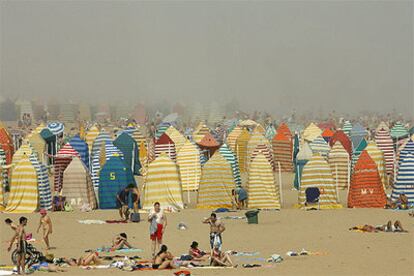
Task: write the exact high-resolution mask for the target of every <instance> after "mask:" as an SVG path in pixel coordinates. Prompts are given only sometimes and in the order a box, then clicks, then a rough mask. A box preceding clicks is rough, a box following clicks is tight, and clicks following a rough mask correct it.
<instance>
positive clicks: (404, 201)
mask: <svg viewBox="0 0 414 276" xmlns="http://www.w3.org/2000/svg"><path fill="white" fill-rule="evenodd" d="M408 207H409V206H408V198H407V196H406V195H405V194H400V195H399V196H398V199H397V200H396V201H393V200H391V198H390V199H388V200H387V204H386V205H385V209H401V210H407V209H408Z"/></svg>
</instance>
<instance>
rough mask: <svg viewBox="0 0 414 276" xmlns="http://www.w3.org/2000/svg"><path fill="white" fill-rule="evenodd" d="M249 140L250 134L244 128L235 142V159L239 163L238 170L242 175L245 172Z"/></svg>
mask: <svg viewBox="0 0 414 276" xmlns="http://www.w3.org/2000/svg"><path fill="white" fill-rule="evenodd" d="M249 140H250V133H249V131H248V130H247V129H246V128H245V129H243V131H242V132H241V134H240V135H239V137H237V141H236V151H235V153H236V155H237V159H238V162H239V168H240V172H241V173H243V172H245V171H246V170H247V165H248V164H247V158H248V156H247V143H248V142H249Z"/></svg>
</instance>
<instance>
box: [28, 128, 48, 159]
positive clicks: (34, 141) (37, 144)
mask: <svg viewBox="0 0 414 276" xmlns="http://www.w3.org/2000/svg"><path fill="white" fill-rule="evenodd" d="M27 139H28V141H29V143H30V145H31V146H32V148H33V151H34V152H35V153H36V157H37V159H38V160H39V162H40V163H45V152H46V141H45V140H44V139H43V138H42V136H40V134H39V133H36V132H32V133H31V134H30V135H29V136H28V137H27Z"/></svg>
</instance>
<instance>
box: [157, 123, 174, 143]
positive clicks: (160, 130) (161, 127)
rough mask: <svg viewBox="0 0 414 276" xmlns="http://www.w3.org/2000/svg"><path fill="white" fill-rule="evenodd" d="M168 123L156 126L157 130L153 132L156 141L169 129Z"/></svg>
mask: <svg viewBox="0 0 414 276" xmlns="http://www.w3.org/2000/svg"><path fill="white" fill-rule="evenodd" d="M170 125H171V124H170V123H161V124H159V125H158V126H157V130H156V131H155V138H156V139H158V138H160V137H161V135H163V134H164V132H165V131H166V130H167V129H168V128H169V127H170Z"/></svg>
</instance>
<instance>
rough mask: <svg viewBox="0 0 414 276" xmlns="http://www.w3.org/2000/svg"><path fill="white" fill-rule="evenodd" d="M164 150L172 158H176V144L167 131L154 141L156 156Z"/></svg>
mask: <svg viewBox="0 0 414 276" xmlns="http://www.w3.org/2000/svg"><path fill="white" fill-rule="evenodd" d="M162 152H165V153H167V155H168V156H169V157H170V159H171V160H173V161H175V160H176V152H175V144H174V142H173V140H171V138H170V137H169V136H168V135H167V134H166V133H163V134H162V135H161V136H160V138H159V139H158V140H157V141H155V143H154V154H155V158H157V157H158V156H159V155H160V154H161V153H162Z"/></svg>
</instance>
